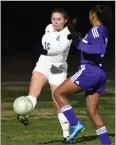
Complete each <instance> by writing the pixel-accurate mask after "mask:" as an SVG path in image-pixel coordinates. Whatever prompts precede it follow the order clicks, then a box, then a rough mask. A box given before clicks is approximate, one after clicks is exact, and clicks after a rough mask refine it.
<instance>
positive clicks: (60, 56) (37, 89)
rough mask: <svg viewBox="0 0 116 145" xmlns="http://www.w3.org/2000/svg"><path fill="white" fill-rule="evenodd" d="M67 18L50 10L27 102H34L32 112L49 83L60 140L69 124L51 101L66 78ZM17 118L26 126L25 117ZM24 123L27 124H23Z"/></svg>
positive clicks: (61, 9)
mask: <svg viewBox="0 0 116 145" xmlns="http://www.w3.org/2000/svg"><path fill="white" fill-rule="evenodd" d="M67 20H68V15H67V12H66V11H65V10H64V9H63V8H58V9H55V10H53V11H52V14H51V24H49V25H48V26H47V27H46V29H45V34H44V35H43V37H42V46H43V47H42V49H41V53H42V55H40V57H39V60H38V61H37V63H36V66H35V68H34V70H33V73H32V78H31V82H30V88H29V94H28V96H27V97H28V99H30V100H31V101H32V103H33V109H34V108H35V106H36V104H37V98H38V97H39V96H40V94H41V91H42V90H43V88H44V86H45V85H46V84H47V83H49V84H50V87H51V94H52V99H53V104H54V106H55V108H56V110H57V113H58V120H59V122H60V124H61V127H62V130H63V137H64V139H66V138H67V137H68V136H69V122H68V121H67V119H66V117H65V116H64V114H63V113H61V111H60V107H59V105H58V103H57V102H56V101H55V100H54V97H53V92H54V90H55V89H56V88H57V87H58V86H59V85H60V84H61V83H63V82H64V81H65V80H66V78H67V62H66V60H67V56H68V53H69V49H70V46H71V43H72V40H70V39H69V38H68V36H69V35H70V34H71V32H70V31H69V29H68V25H67ZM26 117H27V116H25V117H22V116H19V115H18V119H19V121H20V122H21V123H23V124H24V125H26V123H28V118H26ZM25 121H27V122H25Z"/></svg>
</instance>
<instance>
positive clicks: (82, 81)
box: [70, 64, 106, 93]
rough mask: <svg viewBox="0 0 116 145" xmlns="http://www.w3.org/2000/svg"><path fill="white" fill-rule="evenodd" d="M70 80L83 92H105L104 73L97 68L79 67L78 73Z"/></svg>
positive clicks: (91, 66) (93, 66)
mask: <svg viewBox="0 0 116 145" xmlns="http://www.w3.org/2000/svg"><path fill="white" fill-rule="evenodd" d="M70 79H71V80H72V82H74V83H75V84H76V85H78V86H79V87H80V88H82V89H84V90H85V91H90V92H98V93H102V92H104V91H105V81H106V73H105V71H104V70H103V69H102V68H100V67H98V66H95V65H90V64H85V65H80V66H79V69H78V71H77V72H76V73H75V74H74V75H72V76H71V77H70Z"/></svg>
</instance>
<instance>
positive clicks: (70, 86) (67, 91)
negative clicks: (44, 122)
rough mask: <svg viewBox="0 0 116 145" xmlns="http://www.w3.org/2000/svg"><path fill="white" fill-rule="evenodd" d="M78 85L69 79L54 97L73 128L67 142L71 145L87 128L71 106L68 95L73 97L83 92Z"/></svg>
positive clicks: (57, 90)
mask: <svg viewBox="0 0 116 145" xmlns="http://www.w3.org/2000/svg"><path fill="white" fill-rule="evenodd" d="M82 91H83V89H81V88H80V87H79V86H78V85H76V84H75V83H73V82H72V80H71V79H67V80H66V81H64V83H62V84H61V85H60V86H59V87H58V88H57V89H56V90H55V92H54V97H55V99H56V101H57V102H58V104H59V106H60V107H61V112H62V113H63V114H64V115H65V116H66V118H67V120H68V121H69V123H70V125H71V126H72V127H71V132H70V136H69V138H68V139H67V140H66V142H67V143H69V142H70V141H71V140H72V139H73V138H74V137H75V136H77V135H78V133H80V132H81V131H82V130H83V129H84V128H85V127H84V125H83V123H82V122H80V121H79V119H78V118H77V117H76V115H75V113H74V111H73V109H72V106H71V105H70V103H69V101H68V99H67V98H66V95H72V94H75V93H79V92H82Z"/></svg>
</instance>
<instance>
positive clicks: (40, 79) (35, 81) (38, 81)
mask: <svg viewBox="0 0 116 145" xmlns="http://www.w3.org/2000/svg"><path fill="white" fill-rule="evenodd" d="M47 82H48V81H47V78H46V77H45V75H44V74H42V73H41V72H36V71H35V72H33V73H32V78H31V85H32V86H33V87H35V88H38V87H40V88H43V87H44V86H45V85H46V84H47Z"/></svg>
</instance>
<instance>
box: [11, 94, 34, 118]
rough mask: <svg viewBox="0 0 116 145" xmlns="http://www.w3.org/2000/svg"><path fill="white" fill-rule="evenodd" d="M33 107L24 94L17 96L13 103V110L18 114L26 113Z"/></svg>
mask: <svg viewBox="0 0 116 145" xmlns="http://www.w3.org/2000/svg"><path fill="white" fill-rule="evenodd" d="M32 109H33V104H32V102H31V100H29V99H28V98H27V97H25V96H21V97H18V98H17V99H16V100H15V101H14V103H13V110H14V112H15V113H16V114H18V115H27V114H29V113H30V112H31V111H32Z"/></svg>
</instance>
